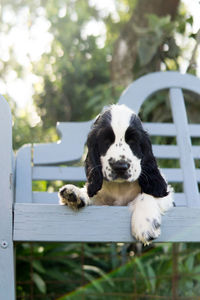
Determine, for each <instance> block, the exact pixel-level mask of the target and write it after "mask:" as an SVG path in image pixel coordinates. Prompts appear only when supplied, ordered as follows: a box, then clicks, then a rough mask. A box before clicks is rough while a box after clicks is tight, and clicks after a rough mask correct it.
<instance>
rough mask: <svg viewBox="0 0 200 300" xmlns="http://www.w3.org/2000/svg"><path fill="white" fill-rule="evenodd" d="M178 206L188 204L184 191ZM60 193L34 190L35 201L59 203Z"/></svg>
mask: <svg viewBox="0 0 200 300" xmlns="http://www.w3.org/2000/svg"><path fill="white" fill-rule="evenodd" d="M174 199H175V203H176V206H186V197H185V194H183V193H175V195H174ZM58 201H59V199H58V193H57V192H54V193H48V192H33V203H40V204H41V203H43V204H58Z"/></svg>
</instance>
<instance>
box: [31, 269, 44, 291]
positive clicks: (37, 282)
mask: <svg viewBox="0 0 200 300" xmlns="http://www.w3.org/2000/svg"><path fill="white" fill-rule="evenodd" d="M33 281H34V283H35V285H36V286H37V288H38V290H39V291H40V292H41V293H42V294H46V283H45V282H44V280H43V279H42V277H41V276H40V275H39V274H37V273H33Z"/></svg>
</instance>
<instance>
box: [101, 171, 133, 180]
mask: <svg viewBox="0 0 200 300" xmlns="http://www.w3.org/2000/svg"><path fill="white" fill-rule="evenodd" d="M130 177H131V175H130V174H129V173H128V172H115V171H113V170H111V171H110V173H109V174H108V176H104V179H105V180H106V181H118V182H123V181H128V180H129V179H130Z"/></svg>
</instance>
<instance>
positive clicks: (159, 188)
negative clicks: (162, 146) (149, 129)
mask: <svg viewBox="0 0 200 300" xmlns="http://www.w3.org/2000/svg"><path fill="white" fill-rule="evenodd" d="M141 148H142V160H141V167H142V171H141V175H140V177H139V179H138V181H139V185H140V187H141V189H142V192H144V193H146V194H149V195H152V196H154V197H165V196H167V195H168V192H167V183H166V181H165V179H164V178H163V177H162V175H161V174H160V171H159V169H158V166H157V162H156V159H155V157H154V155H153V152H152V145H151V141H150V138H149V136H148V134H147V133H146V132H145V131H143V137H142V144H141Z"/></svg>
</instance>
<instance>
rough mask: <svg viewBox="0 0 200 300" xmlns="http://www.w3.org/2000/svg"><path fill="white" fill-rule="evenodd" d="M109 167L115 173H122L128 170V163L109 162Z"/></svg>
mask: <svg viewBox="0 0 200 300" xmlns="http://www.w3.org/2000/svg"><path fill="white" fill-rule="evenodd" d="M110 166H111V168H112V169H113V170H114V171H115V172H116V173H122V172H126V171H127V170H128V169H129V167H130V164H129V163H128V162H125V161H120V160H118V161H115V162H113V161H111V162H110Z"/></svg>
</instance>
